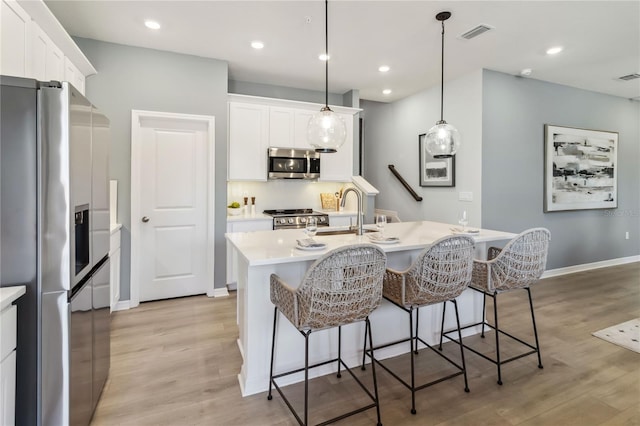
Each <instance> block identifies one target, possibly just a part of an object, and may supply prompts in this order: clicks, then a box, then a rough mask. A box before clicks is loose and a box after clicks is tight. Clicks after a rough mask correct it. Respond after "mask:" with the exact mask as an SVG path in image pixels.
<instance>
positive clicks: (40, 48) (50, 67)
mask: <svg viewBox="0 0 640 426" xmlns="http://www.w3.org/2000/svg"><path fill="white" fill-rule="evenodd" d="M31 24H32V36H33V37H32V44H31V53H32V61H31V64H32V72H33V77H34V78H36V79H38V80H42V81H50V80H56V81H63V80H65V78H64V65H65V56H64V53H63V52H62V50H61V49H60V48H59V47H58V46H56V45H55V43H54V42H53V41H51V39H50V38H49V36H48V35H47V33H45V32H44V31H43V30H42V28H40V26H39V25H38V24H37V23H35V22H32V23H31Z"/></svg>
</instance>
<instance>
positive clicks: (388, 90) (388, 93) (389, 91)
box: [382, 89, 391, 95]
mask: <svg viewBox="0 0 640 426" xmlns="http://www.w3.org/2000/svg"><path fill="white" fill-rule="evenodd" d="M382 94H383V95H390V94H391V89H384V90H383V91H382Z"/></svg>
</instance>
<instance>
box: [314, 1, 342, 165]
mask: <svg viewBox="0 0 640 426" xmlns="http://www.w3.org/2000/svg"><path fill="white" fill-rule="evenodd" d="M328 4H329V1H328V0H325V1H324V37H325V38H324V40H325V50H324V53H325V55H326V60H325V79H324V90H325V103H324V107H322V109H321V110H320V112H318V113H316V114H314V115H313V117H311V118H310V119H309V124H308V125H307V140H308V141H309V144H310V145H311V146H313V147H314V148H315V150H316V152H321V153H322V152H324V153H330V152H336V151H337V150H338V148H340V147H341V146H342V144H343V143H344V141H345V139H346V138H347V126H346V124H345V123H344V120H343V119H342V117H340V116H339V115H338V114H336V113H335V112H333V111H332V110H331V108H329V18H328V10H329V6H328Z"/></svg>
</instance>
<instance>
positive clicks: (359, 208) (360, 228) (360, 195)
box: [340, 187, 363, 235]
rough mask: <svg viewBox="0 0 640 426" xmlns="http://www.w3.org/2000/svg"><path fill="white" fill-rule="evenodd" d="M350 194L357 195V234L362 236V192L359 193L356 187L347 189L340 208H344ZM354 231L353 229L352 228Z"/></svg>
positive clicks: (343, 194)
mask: <svg viewBox="0 0 640 426" xmlns="http://www.w3.org/2000/svg"><path fill="white" fill-rule="evenodd" d="M349 192H354V193H355V194H356V196H357V197H358V217H357V218H356V228H355V229H356V234H357V235H362V234H363V232H362V194H360V191H358V190H357V189H355V188H354V187H349V188H347V189H346V190H345V191H344V192H343V193H342V201H341V202H340V207H344V205H345V203H346V201H347V194H348V193H349ZM350 229H353V228H350Z"/></svg>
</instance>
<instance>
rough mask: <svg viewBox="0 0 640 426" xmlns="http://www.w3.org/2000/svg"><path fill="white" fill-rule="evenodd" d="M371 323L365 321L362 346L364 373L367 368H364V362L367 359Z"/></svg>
mask: <svg viewBox="0 0 640 426" xmlns="http://www.w3.org/2000/svg"><path fill="white" fill-rule="evenodd" d="M369 327H370V325H369V321H365V323H364V342H363V344H362V367H360V368H361V369H362V371H364V370H366V367H365V366H364V360H365V357H366V356H367V333H368V332H369Z"/></svg>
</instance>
